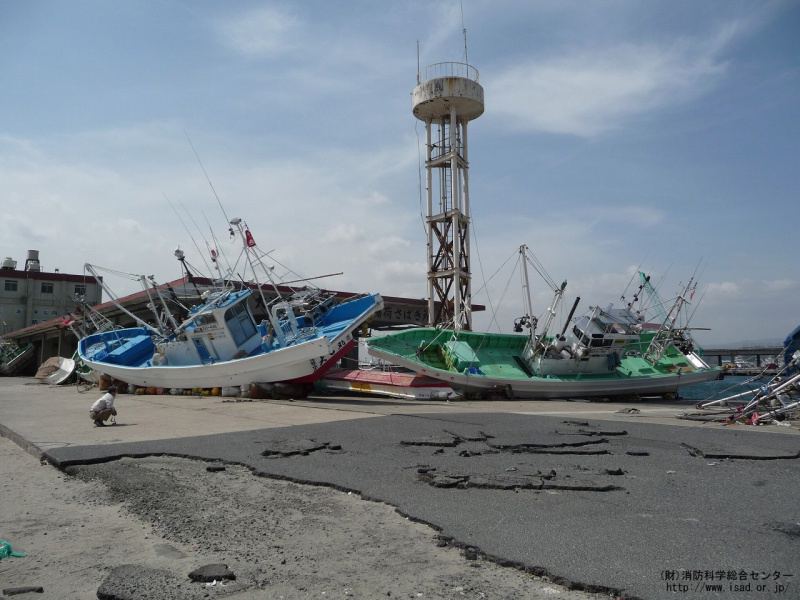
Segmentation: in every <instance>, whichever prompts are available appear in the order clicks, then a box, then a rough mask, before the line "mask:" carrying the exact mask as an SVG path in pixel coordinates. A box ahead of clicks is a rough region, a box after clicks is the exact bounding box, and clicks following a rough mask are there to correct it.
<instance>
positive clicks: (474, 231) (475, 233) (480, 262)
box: [470, 220, 495, 315]
mask: <svg viewBox="0 0 800 600" xmlns="http://www.w3.org/2000/svg"><path fill="white" fill-rule="evenodd" d="M470 225H471V226H472V237H473V238H475V253H476V254H477V255H478V267H479V268H480V270H481V279H482V280H483V287H484V288H486V273H485V272H484V270H483V260H481V250H480V247H479V246H478V230H477V229H475V221H472V220H470ZM486 301H487V302H488V304H489V309H490V310H491V311H492V315H494V314H495V309H494V306H493V305H492V297H491V295H490V294H489V289H488V288H486Z"/></svg>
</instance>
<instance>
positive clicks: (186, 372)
mask: <svg viewBox="0 0 800 600" xmlns="http://www.w3.org/2000/svg"><path fill="white" fill-rule="evenodd" d="M230 225H231V226H232V228H231V232H232V233H233V232H234V229H233V228H237V229H238V232H239V234H240V237H241V239H242V241H243V247H244V252H245V253H246V255H247V259H248V264H250V265H251V267H252V266H253V265H254V264H256V263H260V264H262V266H263V267H264V271H265V273H266V275H267V278H269V280H270V283H271V284H272V286H273V287H274V288H275V289H276V290H277V285H276V284H275V282H274V281H273V279H272V275H271V270H270V269H269V268H267V267H266V266H265V265H263V263H261V259H262V258H263V257H264V256H266V255H265V254H261V253H259V251H258V249H257V247H256V244H255V241H254V240H253V236H252V234H251V233H250V231H249V229H247V228H246V225H243V222H242V220H241V219H238V218H236V219H233V220H231V222H230ZM176 257H178V260H181V261H182V259H183V253H182V252H181V251H180V250H177V251H176ZM212 257H216V252H214V253H213V254H212ZM212 260H213V258H212ZM182 262H183V261H182ZM86 268H87V270H89V271H90V272H92V274H93V275H94V276H95V278H96V279H97V281H98V283H99V284H100V285H102V286H104V290H106V292H107V293H109V294H110V295H112V296H113V293H111V291H110V290H109V289H107V286H106V284H105V283H104V281H103V279H102V278H101V277H99V276H98V275H97V274H96V271H95V269H94V266H93V265H88V264H87V265H86ZM141 279H142V282H143V283H147V282H146V278H144V277H141ZM150 279H151V280H152V277H151V278H150ZM221 281H223V284H222V285H221V287H220V288H219V289H216V290H207V291H206V292H205V293H204V294H203V295H202V301H201V303H200V304H198V305H196V306H194V307H191V308H190V309H187V316H186V318H185V319H183V321H182V322H180V323H179V322H178V321H177V320H176V319H175V317H174V315H173V314H172V313H171V312H170V311H169V310H168V307H167V302H166V299H165V298H163V297H162V296H161V294H160V292H159V289H158V287H157V286H155V285H154V284H153V285H152V290H150V289H149V288H148V287H146V288H145V289H146V290H148V294H150V293H151V292H154V293H155V294H156V296H158V300H155V299H154V300H153V302H151V308H153V309H154V312H156V311H155V306H156V305H157V304H158V303H160V305H161V306H162V307H163V308H164V311H163V312H162V313H160V314H159V313H157V314H156V316H157V319H156V320H157V322H158V327H153V326H151V325H150V324H148V323H146V322H144V321H143V320H141V319H140V318H138V317H137V316H136V315H134V314H132V313H130V312H128V311H127V310H126V309H125V308H124V307H123V306H122V305H121V304H117V308H119V309H120V310H122V311H123V312H125V313H127V314H128V316H129V317H131V318H133V319H134V320H135V321H137V322H138V323H139V324H140V327H130V328H127V329H115V330H110V331H101V332H97V333H94V334H92V335H88V336H86V337H84V338H82V339H81V340H80V341H79V343H78V356H79V357H80V359H81V360H82V361H83V362H84V363H85V365H86V366H88V367H89V368H91V369H93V370H94V371H96V372H98V373H103V374H106V375H109V376H110V377H113V378H115V379H118V380H120V381H124V382H126V383H128V384H133V385H137V386H146V387H158V388H198V387H199V388H208V387H225V386H237V385H247V384H251V383H277V382H292V383H312V382H314V381H316V380H317V379H319V378H320V377H321V376H322V375H323V374H324V373H325V372H326V371H327V370H328V369H329V368H331V367H332V366H333V365H334V364H335V363H336V362H337V361H338V360H339V358H340V357H341V356H343V355H344V354H345V353H346V352H348V350H349V349H350V348H351V347H352V345H353V343H354V338H353V333H354V332H355V331H356V330H357V329H358V328H360V327H361V326H362V325H363V324H364V323H365V322H366V321H367V320H368V319H369V318H370V317H371V316H372V315H374V314H375V313H377V312H378V311H380V310H382V309H383V299H382V298H381V296H380V294H366V295H363V296H361V297H358V298H354V299H351V300H348V301H345V302H342V303H340V304H335V303H334V298H333V296H331V295H329V294H326V293H324V292H322V290H318V289H315V290H313V291H308V290H304V291H299V292H297V293H295V294H293V295H292V296H291V297H289V298H283V297H282V296H280V294H279V295H278V297H277V298H275V299H274V300H272V301H269V302H268V301H267V299H266V298H265V296H264V292H263V286H262V285H261V283H260V282H259V281H258V279H257V278H256V280H255V284H254V286H255V289H256V290H258V292H259V294H260V298H259V300H260V302H261V303H262V306H264V307H265V308H266V317H267V318H266V319H264V320H263V321H261V322H260V323H256V320H255V318H254V317H253V314H252V312H251V309H250V307H249V306H248V303H247V300H248V298H250V296H252V295H253V294H254V291H253V289H251V287H249V286H247V285H244V284H243V283H242V284H238V285H237V284H233V283H232V282H231V281H230V279H228V280H227V281H225V280H221ZM237 287H238V288H240V289H236V288H237ZM184 308H185V307H184Z"/></svg>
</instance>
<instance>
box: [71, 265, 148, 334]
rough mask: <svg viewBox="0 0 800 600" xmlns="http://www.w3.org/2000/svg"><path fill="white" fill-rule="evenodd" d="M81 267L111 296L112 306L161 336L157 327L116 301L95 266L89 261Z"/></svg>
mask: <svg viewBox="0 0 800 600" xmlns="http://www.w3.org/2000/svg"><path fill="white" fill-rule="evenodd" d="M83 268H84V269H86V270H87V271H89V273H91V274H92V277H94V279H95V281H96V282H97V283H98V284H100V287H101V288H103V291H104V292H105V293H106V294H108V297H109V298H111V302H113V303H114V306H116V307H117V308H118V309H120V310H121V311H122V312H124V313H125V314H126V315H128V316H129V317H130V318H131V319H133V320H134V321H135V322H136V323H138V324H139V325H141V326H142V327H144V328H145V329H147V330H149V331H150V332H151V333H155V334H156V335H158V336H163V333H161V332H160V331H159V330H158V329H156V328H155V327H153V326H152V325H150V324H149V323H147V322H146V321H143V320H142V319H140V318H139V317H137V316H136V315H135V314H133V313H132V312H131V311H129V310H128V309H127V308H125V307H124V306H122V305H121V304H120V303H119V302H118V301H117V297H116V296H115V295H114V292H112V291H111V289H110V288H109V287H108V286H107V285H106V284H105V282H104V281H103V278H102V277H100V275H98V274H97V271H96V270H95V268H94V267H93V266H92V265H90V264H89V263H86V264H84V265H83ZM148 296H149V294H148Z"/></svg>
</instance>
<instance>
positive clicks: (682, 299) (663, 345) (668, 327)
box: [644, 277, 697, 362]
mask: <svg viewBox="0 0 800 600" xmlns="http://www.w3.org/2000/svg"><path fill="white" fill-rule="evenodd" d="M696 286H697V284H696V283H694V277H691V278H689V283H687V284H686V287H684V288H683V291H682V292H681V293H680V294H678V297H677V298H676V299H675V302H674V303H673V305H672V307H671V308H670V309H669V312H668V313H667V316H666V317H665V319H664V322H663V323H662V324H661V327H660V328H659V329H658V331H657V332H656V334H655V335H654V336H653V339H652V340H651V341H650V345H649V346H648V347H647V351H646V352H645V354H644V356H645V358H646V359H647V360H650V361H652V362H658V361H659V360H661V357H662V356H663V354H664V351H665V350H666V349H667V346H668V345H669V343H670V341H671V340H672V338H673V331H675V323H676V322H677V320H678V317H679V316H680V314H681V310H683V307H684V305H686V304H688V303H689V300H688V299H687V298H686V296H687V295H689V294H691V295H694V288H695V287H696Z"/></svg>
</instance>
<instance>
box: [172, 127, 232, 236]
mask: <svg viewBox="0 0 800 600" xmlns="http://www.w3.org/2000/svg"><path fill="white" fill-rule="evenodd" d="M183 133H184V134H185V135H186V139H187V140H188V141H189V145H190V146H191V147H192V152H194V156H195V158H196V159H197V164H199V165H200V168H201V169H202V170H203V174H204V175H205V176H206V181H208V186H209V187H210V188H211V191H212V192H213V193H214V198H216V199H217V204H219V209H220V210H221V211H222V216H224V217H225V222H226V223H230V222H231V220H230V219H229V218H228V213H226V212H225V207H224V206H222V201H221V200H220V199H219V195H218V194H217V190H215V189H214V184H213V183H211V178H210V177H209V176H208V172H207V171H206V168H205V167H204V166H203V161H202V160H200V155H199V154H198V153H197V149H196V148H195V147H194V144H193V143H192V138H191V137H189V132H188V131H186V130H185V129H184V130H183Z"/></svg>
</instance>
